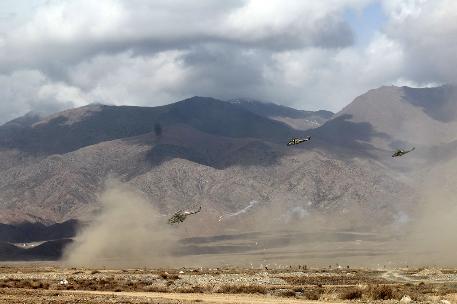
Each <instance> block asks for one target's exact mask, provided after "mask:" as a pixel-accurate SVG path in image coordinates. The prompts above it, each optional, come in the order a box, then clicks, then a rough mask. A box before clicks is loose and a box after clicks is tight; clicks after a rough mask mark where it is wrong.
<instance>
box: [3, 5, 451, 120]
mask: <svg viewBox="0 0 457 304" xmlns="http://www.w3.org/2000/svg"><path fill="white" fill-rule="evenodd" d="M373 1H374V0H338V1H337V0H327V1H299V0H290V1H287V5H286V4H285V3H284V2H283V1H279V0H262V1H261V0H228V1H212V0H199V1H192V2H189V1H185V0H167V1H165V0H156V1H152V2H151V1H146V0H130V1H127V0H100V1H90V0H74V1H66V0H50V1H46V2H45V1H42V2H40V3H38V4H39V6H38V7H37V8H36V9H35V10H34V11H30V12H27V14H26V13H24V16H25V15H27V16H28V17H27V18H25V17H23V18H16V21H15V22H13V23H11V24H13V25H14V26H13V25H10V26H8V27H6V28H5V27H2V26H0V86H1V85H2V83H3V86H4V87H5V88H6V87H7V86H12V87H14V88H16V89H15V92H16V93H14V94H13V93H5V92H3V93H1V94H3V95H4V96H3V97H4V98H2V101H0V108H2V109H4V110H5V112H2V113H3V116H0V121H5V120H6V119H9V118H11V117H14V116H15V115H19V114H22V113H25V112H27V111H29V110H40V109H41V108H45V109H51V108H55V109H60V108H61V107H62V106H65V105H67V106H68V105H81V104H85V103H91V102H101V103H109V104H134V105H150V106H155V105H162V104H166V103H169V102H173V101H177V100H179V99H182V98H186V97H189V96H192V95H207V96H213V97H217V98H226V99H228V98H234V97H249V98H256V99H265V100H271V101H275V102H278V103H282V104H285V105H291V106H295V107H298V108H303V109H319V108H325V109H330V110H334V111H335V110H339V109H341V108H342V107H343V106H344V105H346V104H347V103H349V102H350V101H351V100H352V99H353V98H354V97H355V96H357V95H359V94H362V93H364V92H365V91H366V90H368V89H371V88H373V87H377V86H380V85H388V84H392V83H408V84H421V85H429V84H432V83H444V82H452V81H455V79H456V78H457V77H456V72H455V71H454V70H453V69H452V66H453V65H454V64H452V63H453V62H452V60H453V59H452V58H453V57H454V56H453V54H455V52H456V51H457V39H450V38H452V37H456V33H457V30H456V27H457V26H456V25H455V22H453V20H455V17H457V16H455V14H456V12H457V9H455V6H456V4H455V3H454V2H452V1H450V0H437V1H431V0H428V1H427V0H416V1H414V0H409V1H397V0H385V1H382V7H383V9H384V13H385V15H386V24H384V25H379V30H378V31H375V33H374V34H373V36H372V37H371V39H370V40H369V41H368V42H367V44H366V45H362V46H360V45H354V38H355V37H354V35H355V34H354V31H353V29H352V28H351V27H350V23H349V22H348V21H347V20H346V18H347V17H346V12H347V11H348V10H356V11H362V12H363V9H364V8H365V7H367V6H368V5H370V4H371V3H373ZM12 5H13V4H12ZM18 20H22V22H19V21H18ZM430 54H434V56H431V55H430ZM449 60H451V62H449ZM27 75H28V76H27ZM11 105H12V106H11Z"/></svg>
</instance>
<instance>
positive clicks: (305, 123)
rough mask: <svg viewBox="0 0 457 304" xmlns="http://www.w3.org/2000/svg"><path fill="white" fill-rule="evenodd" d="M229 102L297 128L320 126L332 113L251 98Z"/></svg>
mask: <svg viewBox="0 0 457 304" xmlns="http://www.w3.org/2000/svg"><path fill="white" fill-rule="evenodd" d="M229 102H230V103H232V104H235V105H238V106H240V107H242V108H244V109H246V110H249V111H250V112H253V113H255V114H258V115H261V116H264V117H268V118H271V119H273V120H277V121H281V122H284V123H285V124H287V125H289V126H290V127H292V128H294V129H297V130H303V131H305V130H308V129H313V128H317V127H320V126H321V125H322V124H324V123H325V122H326V121H328V120H329V119H330V118H332V116H333V113H332V112H330V111H325V110H320V111H304V110H296V109H294V108H290V107H286V106H282V105H277V104H274V103H271V102H262V101H257V100H251V99H242V98H238V99H232V100H229Z"/></svg>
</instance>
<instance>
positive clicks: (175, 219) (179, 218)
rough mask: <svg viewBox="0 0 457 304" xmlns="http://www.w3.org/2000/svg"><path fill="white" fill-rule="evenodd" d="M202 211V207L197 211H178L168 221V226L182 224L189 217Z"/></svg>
mask: <svg viewBox="0 0 457 304" xmlns="http://www.w3.org/2000/svg"><path fill="white" fill-rule="evenodd" d="M201 210H202V206H200V207H199V208H198V209H197V210H196V211H182V210H178V211H177V212H175V214H173V216H172V217H170V218H169V219H168V224H170V225H173V224H179V223H182V222H184V221H185V220H186V218H187V217H188V216H189V215H193V214H197V213H199V212H200V211H201Z"/></svg>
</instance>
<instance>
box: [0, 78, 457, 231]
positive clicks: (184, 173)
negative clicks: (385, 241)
mask: <svg viewBox="0 0 457 304" xmlns="http://www.w3.org/2000/svg"><path fill="white" fill-rule="evenodd" d="M456 96H457V88H456V87H454V86H451V85H446V86H442V87H438V88H421V89H416V88H409V87H395V86H388V87H381V88H378V89H374V90H370V91H369V92H367V93H365V94H363V95H361V96H359V97H357V98H356V99H355V100H354V101H353V102H352V103H350V104H349V105H348V106H346V107H345V108H344V109H342V110H341V111H340V112H338V113H335V114H334V113H331V112H328V111H302V110H296V109H292V108H289V107H285V106H280V105H276V104H273V103H265V102H260V101H255V100H244V99H234V100H229V101H221V100H217V99H213V98H208V97H192V98H189V99H186V100H182V101H179V102H176V103H173V104H169V105H165V106H159V107H135V106H108V105H102V104H93V105H88V106H84V107H81V108H76V109H69V110H66V111H63V112H59V113H55V114H53V115H50V116H46V117H43V116H41V115H38V114H33V113H29V114H27V115H25V116H23V117H20V118H17V119H15V120H12V121H10V122H7V123H5V124H4V125H2V126H1V127H0V160H1V161H0V173H1V174H0V210H1V213H0V222H2V223H4V224H14V223H21V222H32V223H41V224H46V225H51V224H55V223H60V222H64V221H68V220H75V219H79V220H90V219H91V218H92V217H93V216H94V214H96V213H97V210H98V209H99V207H100V206H99V204H98V203H97V195H98V194H99V193H100V191H101V190H102V189H103V187H104V183H105V181H106V179H107V178H108V177H110V176H114V177H116V178H118V179H120V180H121V181H122V182H125V183H127V184H130V185H132V186H133V187H135V188H136V189H138V190H139V191H140V192H141V193H143V194H144V195H145V196H146V197H147V198H148V200H150V202H151V204H152V205H154V207H155V208H157V210H158V212H160V214H162V215H169V214H172V213H173V212H175V211H176V210H179V209H187V208H193V207H195V206H199V205H202V206H203V210H204V212H202V215H201V216H199V217H195V221H194V225H193V226H192V231H195V232H198V233H202V234H211V233H213V232H215V231H221V230H223V229H227V227H230V228H231V229H236V227H241V226H240V223H243V226H242V227H250V226H252V227H254V226H255V225H258V224H259V222H261V220H260V219H259V218H260V217H261V215H264V214H265V212H269V213H268V214H269V216H270V218H271V221H270V222H271V224H275V225H276V224H277V225H282V224H284V223H287V224H293V223H294V222H301V221H306V220H307V219H309V218H310V217H313V216H318V215H319V214H331V215H336V216H339V217H343V218H344V217H348V216H349V214H350V215H351V223H350V224H351V226H352V227H367V226H370V227H373V226H375V225H377V224H380V225H385V224H386V223H394V222H395V221H398V219H399V218H401V215H402V214H411V213H413V212H414V207H415V201H416V197H415V191H414V184H413V180H414V178H413V177H415V176H416V175H415V174H414V172H421V174H423V172H424V170H428V168H432V167H433V166H436V159H433V158H431V157H430V156H431V155H440V157H439V161H440V162H444V161H450V160H453V159H454V158H455V156H456V153H455V147H456V145H457V144H456V143H457V132H456V131H457V97H456ZM308 135H309V136H311V138H312V140H311V141H310V142H307V143H304V144H301V145H298V146H294V147H287V146H286V143H287V142H288V140H289V139H290V138H293V137H304V136H308ZM412 146H415V147H416V148H417V153H414V154H413V153H411V154H410V155H408V157H404V158H400V159H393V158H392V157H391V154H392V151H393V150H394V149H396V148H409V147H412ZM441 165H442V164H441ZM418 166H419V168H418ZM394 202H395V203H394ZM354 215H356V216H354ZM221 218H223V219H224V220H223V221H222V223H221V221H220V219H221ZM373 219H375V220H373ZM243 229H244V228H243Z"/></svg>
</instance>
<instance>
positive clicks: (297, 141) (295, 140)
mask: <svg viewBox="0 0 457 304" xmlns="http://www.w3.org/2000/svg"><path fill="white" fill-rule="evenodd" d="M310 140H311V136H308V137H306V138H292V139H291V140H289V142H288V143H287V145H288V146H293V145H298V144H301V143H304V142H305V141H310Z"/></svg>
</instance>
